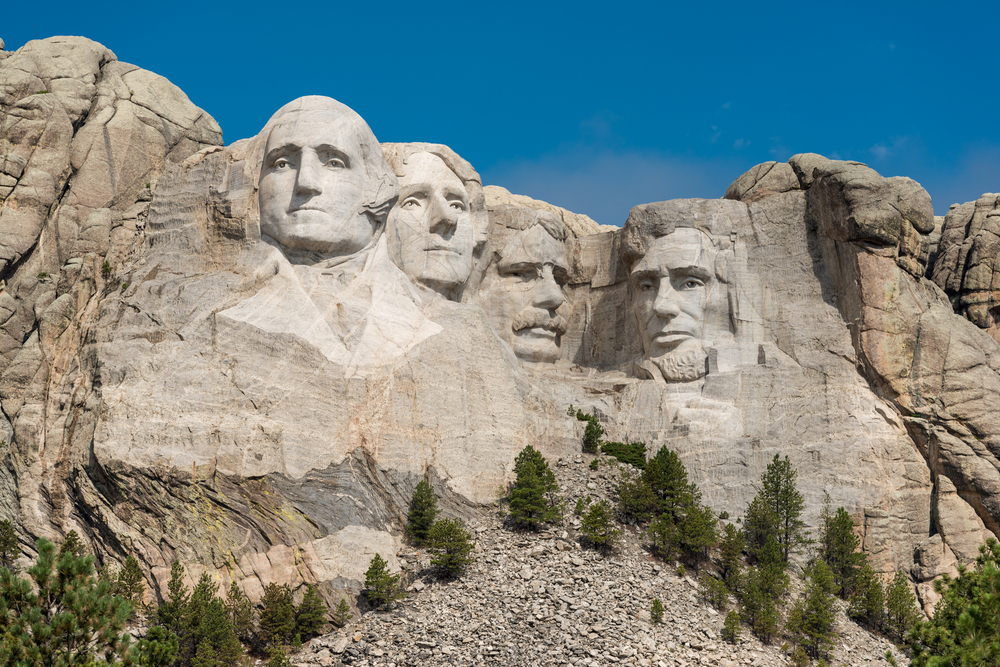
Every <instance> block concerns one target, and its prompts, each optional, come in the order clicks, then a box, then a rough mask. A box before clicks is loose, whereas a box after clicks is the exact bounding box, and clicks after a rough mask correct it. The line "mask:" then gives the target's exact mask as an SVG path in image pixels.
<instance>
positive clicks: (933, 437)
mask: <svg viewBox="0 0 1000 667" xmlns="http://www.w3.org/2000/svg"><path fill="white" fill-rule="evenodd" d="M56 58H58V59H60V61H61V62H62V61H64V60H66V59H68V62H72V63H73V68H76V70H74V71H73V72H70V74H71V76H70V77H69V78H53V74H52V72H53V71H54V70H53V69H52V68H53V65H52V61H53V59H56ZM73 68H69V69H67V68H66V66H65V65H63V66H61V69H60V72H69V71H70V69H73ZM61 76H63V75H61ZM74 77H75V78H74ZM72 81H76V83H72ZM0 86H2V87H0V93H2V95H3V97H2V110H0V114H2V115H0V120H2V123H3V124H2V126H0V132H2V134H0V156H2V157H0V172H2V174H0V198H2V208H0V229H2V230H3V232H2V233H0V278H2V279H3V280H4V281H5V282H4V285H3V289H2V290H0V408H2V417H0V438H2V439H4V440H5V441H6V442H8V443H11V445H9V446H7V448H6V449H5V450H4V452H3V456H4V465H3V467H2V477H0V503H2V505H3V507H4V508H5V515H10V516H14V517H16V518H17V519H18V525H19V528H20V531H21V534H22V536H23V538H24V540H25V542H26V543H27V542H30V541H31V540H33V539H34V538H35V537H37V536H48V537H56V538H58V536H60V535H62V534H65V533H66V532H68V531H69V530H70V529H76V530H77V531H78V532H80V533H81V534H84V535H85V536H87V537H88V538H89V539H90V540H91V543H92V544H93V546H94V549H95V552H96V553H97V554H98V556H99V557H100V558H101V559H102V560H108V559H112V560H121V559H123V558H124V556H125V555H126V554H129V553H134V554H135V555H136V556H137V557H139V559H140V561H141V562H142V563H143V565H144V567H145V568H146V571H147V573H148V574H149V576H150V577H151V579H152V580H156V581H158V582H160V583H162V582H163V581H164V580H165V579H166V577H167V576H168V574H169V566H170V563H171V561H173V560H181V561H182V562H184V563H185V564H186V565H187V566H188V572H189V574H190V575H191V576H192V577H193V578H197V577H198V576H199V575H200V573H201V572H202V571H203V570H208V571H211V572H214V573H217V574H218V576H219V577H221V578H223V579H233V580H237V581H239V582H240V583H241V585H242V586H243V587H244V588H245V589H246V590H247V591H248V592H250V593H251V595H253V596H256V595H259V593H260V592H261V591H262V590H263V586H264V585H265V584H267V583H269V582H271V581H281V582H287V583H291V584H292V585H299V584H304V583H309V582H317V583H319V584H320V586H321V589H322V590H323V592H324V594H325V595H326V596H327V597H328V598H329V599H331V600H337V599H338V598H339V596H340V595H341V594H342V592H343V591H345V590H353V591H357V590H358V589H359V587H360V581H361V579H362V578H363V576H362V575H363V573H364V571H365V569H366V568H367V565H368V562H369V560H370V559H371V557H372V555H374V553H376V552H378V553H380V554H382V555H383V556H384V557H387V558H388V559H389V561H390V563H394V554H395V553H396V551H397V549H398V546H399V539H400V535H401V533H400V527H401V521H402V519H403V516H404V512H405V508H406V505H407V503H408V501H409V498H410V495H411V494H412V491H413V488H414V487H415V486H416V484H417V483H418V482H419V481H420V480H421V479H429V480H430V481H431V482H432V483H433V485H434V487H435V489H436V491H437V492H438V494H439V495H440V496H441V497H442V504H443V505H444V507H445V508H446V509H447V511H448V512H450V513H453V514H458V515H461V516H474V515H475V513H476V507H477V505H478V504H480V503H484V502H489V501H490V500H492V499H493V498H494V497H495V495H496V493H497V490H498V488H502V487H503V485H505V484H506V483H508V482H509V481H511V479H512V477H513V475H512V470H511V468H512V465H513V461H514V457H515V456H516V454H517V452H518V451H520V450H521V449H522V448H523V447H524V446H525V445H528V444H531V445H534V446H536V447H539V448H540V449H541V450H542V451H543V453H545V455H546V456H548V457H550V458H555V457H566V456H570V455H573V454H575V453H577V452H579V447H580V436H581V432H580V431H581V429H582V426H581V425H580V424H579V423H578V422H577V421H576V420H575V419H573V418H571V417H569V416H568V415H567V414H566V407H567V406H568V405H569V404H573V405H575V406H578V407H580V408H582V409H583V410H585V411H587V412H591V413H593V414H596V415H598V416H599V418H600V419H601V421H602V423H603V424H604V426H605V428H606V429H607V437H608V438H609V439H611V440H620V441H624V440H627V439H628V440H633V441H644V442H646V443H647V446H648V448H649V449H650V450H652V451H656V450H657V449H658V448H659V447H660V446H668V447H670V448H672V449H674V450H676V451H677V452H678V453H679V454H680V456H681V457H682V459H683V460H684V462H685V464H686V466H687V467H688V470H689V473H690V476H691V478H692V480H693V481H695V482H697V483H698V484H699V486H700V487H701V489H702V490H703V492H704V496H705V498H706V500H707V501H708V502H710V503H711V504H712V506H713V507H714V508H715V509H716V510H717V511H723V510H725V511H727V512H729V513H730V515H732V516H739V515H740V514H741V513H742V512H743V510H744V508H745V506H746V504H747V503H748V502H749V500H750V499H751V498H752V497H753V495H754V494H755V489H754V486H753V485H754V483H755V482H756V481H757V480H758V479H759V476H760V474H761V472H762V471H763V470H764V468H765V467H766V465H767V463H768V462H769V461H770V460H771V458H772V457H773V456H774V454H781V455H788V456H789V457H790V459H791V460H792V462H793V464H794V465H795V466H796V468H797V470H798V474H799V484H800V488H801V490H802V491H803V493H804V495H805V497H806V501H807V513H806V517H805V518H806V520H807V522H808V523H810V524H812V525H815V523H816V521H817V520H818V514H819V510H820V506H821V504H822V501H823V496H824V493H829V494H830V496H831V498H832V500H833V503H834V506H837V505H843V506H844V507H846V508H847V509H848V511H849V512H851V513H852V514H853V515H854V516H855V517H856V518H857V520H858V523H859V525H860V527H861V530H862V532H863V538H864V547H865V549H866V550H867V551H869V552H870V553H871V554H872V555H873V557H874V561H875V563H876V564H877V565H878V567H879V569H881V570H882V571H884V572H890V571H892V570H895V569H896V568H900V567H902V568H905V569H907V570H908V571H910V572H911V574H912V575H913V577H914V579H915V580H916V581H917V582H918V583H920V584H921V586H920V589H921V592H922V594H923V595H924V600H925V602H931V601H933V594H932V593H933V592H932V590H931V589H930V588H929V586H928V585H927V584H926V583H925V582H928V581H930V579H932V578H933V577H935V576H937V575H938V574H940V573H942V572H945V571H949V570H950V569H952V568H953V567H954V565H955V564H956V563H957V562H958V561H959V560H967V559H968V558H970V557H971V556H973V555H974V554H975V546H976V544H977V543H978V542H979V541H981V540H982V539H983V538H984V537H985V536H987V535H989V534H991V532H996V531H997V530H998V526H997V520H998V518H1000V500H998V499H1000V493H998V492H1000V469H998V465H997V455H998V454H1000V425H998V424H1000V422H997V420H996V418H995V416H994V414H995V410H994V409H993V408H994V406H996V405H997V404H998V403H997V399H998V395H997V394H998V393H1000V378H998V372H1000V361H998V359H1000V357H998V355H997V351H998V347H997V344H996V342H995V341H994V340H993V339H992V338H991V337H990V336H989V335H988V334H987V333H985V332H984V331H982V330H981V329H980V328H979V327H977V326H976V324H980V325H981V324H982V323H981V322H977V321H976V320H973V321H974V322H976V324H974V323H973V322H970V321H968V320H967V319H965V318H964V317H961V316H960V315H957V314H956V313H955V312H954V310H953V303H952V301H950V300H949V298H948V297H949V296H952V297H953V299H954V303H955V308H957V309H959V311H960V312H961V313H963V314H969V316H970V318H973V315H972V314H971V313H973V310H972V309H973V306H975V307H976V308H978V307H979V306H980V305H982V304H984V303H985V304H987V311H988V312H991V311H989V307H990V306H989V303H990V302H988V301H985V302H984V301H982V300H979V301H976V300H975V299H979V298H980V297H981V296H982V291H983V290H984V289H986V288H984V287H983V285H985V284H986V283H985V282H983V280H982V279H981V276H980V277H979V278H976V280H978V281H979V282H976V283H973V282H971V280H972V279H971V278H968V276H969V275H970V274H973V270H972V269H968V270H967V269H965V268H961V267H982V266H987V265H989V266H991V265H990V264H989V260H988V259H987V256H988V255H989V247H988V246H989V243H988V235H989V233H991V232H989V224H990V223H989V220H992V219H993V218H992V216H991V215H990V214H989V211H992V208H990V209H989V211H986V209H987V208H988V204H989V202H987V203H986V204H983V205H982V206H980V205H979V204H978V203H977V204H976V206H975V207H973V208H972V209H969V216H968V218H969V220H971V221H972V222H968V221H966V222H964V223H962V222H960V221H959V218H960V215H959V213H957V212H956V211H958V210H959V209H956V210H955V211H953V213H954V215H952V216H951V217H949V219H948V220H947V221H946V223H945V228H944V231H943V234H942V237H941V243H940V248H939V252H938V255H937V256H936V257H937V259H936V260H935V263H934V265H933V266H930V267H929V266H928V263H929V262H930V260H931V248H932V247H933V246H934V242H935V239H936V235H935V229H934V225H935V222H934V216H933V211H932V209H931V205H930V198H929V197H928V196H927V193H926V192H925V191H924V190H923V189H922V188H921V187H920V186H919V184H917V183H915V182H914V181H912V180H910V179H905V178H883V177H881V176H880V175H878V174H877V173H875V172H874V171H872V170H871V169H869V168H868V167H866V166H864V165H862V164H860V163H852V162H840V161H831V160H827V159H826V158H823V157H821V156H818V155H811V154H807V155H799V156H795V157H794V158H792V159H791V160H790V161H789V162H788V163H787V164H777V163H768V164H764V165H759V166H757V167H755V168H753V169H751V170H750V171H748V172H747V173H746V174H744V175H742V176H740V177H739V178H738V179H737V180H736V181H735V182H734V183H733V185H732V186H731V187H730V188H729V190H728V191H727V193H726V198H724V199H721V200H700V199H682V200H674V201H668V202H657V203H652V204H642V205H639V206H636V207H635V208H633V209H632V211H631V213H630V215H629V218H628V220H627V221H626V223H625V225H624V227H623V228H621V229H615V230H607V229H602V228H600V227H598V226H597V225H596V224H594V223H593V222H592V221H589V219H585V218H583V217H582V216H576V215H575V214H572V213H570V212H568V211H565V210H563V209H559V208H556V207H552V206H550V205H548V204H545V203H544V202H537V201H534V200H529V199H527V198H523V197H519V196H516V195H510V194H509V193H506V192H505V191H500V190H499V189H495V190H491V189H490V188H486V189H485V191H484V188H483V187H482V185H481V183H480V181H479V177H478V175H477V174H476V173H475V170H474V169H473V168H472V166H471V165H469V164H468V163H467V162H465V161H464V160H462V159H461V158H460V157H459V156H457V155H455V154H454V152H453V151H451V150H450V149H448V148H447V147H444V146H440V145H437V144H387V145H384V146H382V147H379V146H378V145H377V144H376V143H375V139H374V135H372V134H371V131H370V130H369V129H368V128H367V125H365V124H364V121H362V120H361V119H360V118H357V116H356V114H354V113H353V112H352V111H350V110H349V109H347V108H346V107H344V106H343V105H340V104H339V103H337V102H335V101H333V100H330V99H329V98H303V99H302V100H297V101H295V102H292V103H290V104H289V105H287V106H286V107H284V108H283V109H282V110H280V111H279V112H278V113H277V114H276V115H275V117H274V118H272V120H271V121H270V122H269V123H268V124H267V125H266V126H265V127H264V129H263V130H262V132H261V133H260V134H259V135H258V136H257V137H255V138H252V139H249V140H244V141H239V142H236V143H234V144H231V145H230V146H228V147H225V148H222V147H221V145H220V144H221V133H220V132H219V130H218V128H217V126H216V125H215V124H214V122H213V121H212V120H211V118H210V117H208V116H207V115H206V114H204V112H201V111H200V110H198V109H197V108H195V107H193V106H192V105H191V104H190V102H189V101H188V100H187V98H186V97H184V95H183V93H181V92H180V91H179V90H177V89H176V88H174V87H172V86H171V85H170V84H169V83H167V82H166V81H164V80H163V79H161V78H159V77H156V76H155V75H152V74H149V73H146V72H143V71H142V70H138V69H136V68H133V67H131V66H126V65H121V64H120V63H117V62H116V61H115V60H114V56H113V55H112V54H111V53H110V52H109V51H107V50H106V49H104V48H103V47H100V46H99V45H96V44H94V43H93V42H89V41H87V40H82V39H76V38H54V39H52V40H45V41H43V42H32V43H30V44H28V45H26V46H25V47H24V48H22V49H21V50H20V51H18V52H16V53H14V54H8V53H3V54H2V59H0ZM43 90H50V92H48V93H43V92H42V91H43ZM119 133H120V134H119ZM98 138H101V140H100V141H98ZM125 146H128V150H125V149H124V147H125ZM383 157H384V158H385V159H383ZM97 165H100V168H98V166H97ZM984 200H985V198H984ZM984 200H980V202H983V201H984ZM408 202H409V203H408ZM994 204H995V202H994ZM394 206H395V208H393V207H394ZM966 207H967V208H968V205H966ZM994 208H995V206H994ZM960 209H961V207H960ZM961 210H965V209H961ZM984 211H985V212H984ZM962 215H965V214H964V213H963V214H962ZM976 216H979V217H978V218H977V217H976ZM962 219H964V218H962ZM977 220H978V221H979V222H976V221H977ZM977 225H978V226H977ZM960 228H962V229H965V230H972V231H967V232H964V233H962V234H960V233H959V232H960ZM975 230H978V231H975ZM973 231H975V233H973ZM969 239H972V240H971V241H970V240H969ZM966 246H968V249H966ZM956 248H961V251H958V250H956ZM962 253H964V255H963V254H962ZM964 257H976V258H979V259H975V260H970V259H964ZM976 270H977V271H978V270H979V269H976ZM983 270H985V269H983ZM990 270H992V269H990ZM928 272H930V274H931V275H932V276H934V280H935V281H937V284H935V282H932V281H931V280H928V279H926V278H925V277H924V276H925V275H926V274H927V273H928ZM980 273H982V271H980ZM959 274H961V276H963V277H962V278H957V277H956V276H958V275H959ZM976 275H978V274H976ZM938 284H940V285H942V286H943V287H944V289H945V290H947V291H948V294H947V295H946V294H945V293H943V292H942V291H941V289H940V288H939V287H938ZM990 289H992V288H990ZM976 290H979V291H976ZM969 295H972V296H969ZM967 297H968V298H967ZM963 299H964V301H963ZM962 308H965V310H962ZM975 312H977V313H978V312H980V311H978V310H976V311H975ZM976 317H978V315H976Z"/></svg>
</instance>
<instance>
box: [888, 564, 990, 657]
mask: <svg viewBox="0 0 1000 667" xmlns="http://www.w3.org/2000/svg"><path fill="white" fill-rule="evenodd" d="M919 618H920V610H919V609H918V608H917V598H916V596H915V595H914V594H913V588H912V587H911V586H910V581H909V579H907V577H906V575H905V574H903V571H902V570H896V575H895V576H894V577H893V578H892V581H890V582H889V583H888V584H886V588H885V633H886V634H887V635H888V636H889V638H890V639H891V640H892V641H894V642H896V643H897V644H902V643H903V641H904V640H905V639H906V636H907V635H908V634H909V632H910V630H911V629H913V626H914V625H915V624H916V622H917V620H918V619H919ZM998 621H1000V619H998Z"/></svg>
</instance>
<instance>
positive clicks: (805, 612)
mask: <svg viewBox="0 0 1000 667" xmlns="http://www.w3.org/2000/svg"><path fill="white" fill-rule="evenodd" d="M832 587H833V575H832V573H831V572H830V568H829V567H827V565H826V563H825V562H823V561H822V560H818V561H816V562H815V563H814V564H813V565H812V567H811V568H810V569H809V571H808V573H807V580H806V588H805V591H804V593H803V596H802V597H801V598H799V600H798V601H797V602H796V603H795V606H794V607H793V608H792V610H791V612H790V613H789V615H788V622H787V624H786V630H787V631H788V632H790V633H791V634H793V635H795V636H796V638H797V640H798V643H799V644H800V645H801V646H802V647H803V648H804V649H805V652H806V653H807V654H808V655H809V656H811V657H813V658H823V657H825V656H826V655H827V654H828V653H829V652H830V649H831V648H833V637H834V630H833V629H834V624H835V622H836V614H835V613H834V607H833V602H834V597H833V595H831V594H830V592H829V589H830V588H832Z"/></svg>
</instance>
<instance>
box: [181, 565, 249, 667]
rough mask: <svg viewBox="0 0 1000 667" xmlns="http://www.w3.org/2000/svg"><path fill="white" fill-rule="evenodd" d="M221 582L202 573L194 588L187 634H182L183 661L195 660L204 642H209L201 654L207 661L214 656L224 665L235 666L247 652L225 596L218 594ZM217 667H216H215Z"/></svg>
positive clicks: (185, 614) (186, 617) (187, 613)
mask: <svg viewBox="0 0 1000 667" xmlns="http://www.w3.org/2000/svg"><path fill="white" fill-rule="evenodd" d="M218 592H219V585H218V584H217V583H215V581H213V580H212V577H210V576H209V575H208V573H202V575H201V578H199V579H198V583H197V585H195V587H194V588H193V589H192V590H191V597H190V598H189V599H188V603H187V607H186V608H185V609H184V612H183V626H184V628H185V633H184V634H180V635H179V639H180V659H181V661H182V662H185V661H187V660H192V661H193V660H194V659H195V657H196V656H197V654H198V651H199V649H200V648H201V647H202V645H203V644H208V645H209V646H208V647H206V648H205V649H204V650H203V651H202V653H203V656H204V660H205V662H206V663H207V664H209V665H211V664H212V663H211V662H208V661H209V660H210V658H209V657H208V656H210V655H214V659H215V660H217V661H218V662H220V663H221V664H223V665H235V664H237V663H238V662H239V661H240V660H242V659H243V657H244V656H245V655H246V651H245V649H244V648H243V645H242V644H241V643H240V640H239V638H238V637H237V636H236V632H235V630H234V629H233V624H232V621H231V620H230V618H229V611H228V610H227V609H226V605H225V603H224V602H223V601H222V598H220V597H218V595H217V593H218ZM213 667H214V666H213Z"/></svg>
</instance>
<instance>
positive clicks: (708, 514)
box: [617, 445, 718, 567]
mask: <svg viewBox="0 0 1000 667" xmlns="http://www.w3.org/2000/svg"><path fill="white" fill-rule="evenodd" d="M643 448H645V446H644V445H643ZM617 495H618V503H617V510H618V514H619V516H621V517H622V519H624V520H625V521H627V522H630V523H634V524H638V525H644V524H646V523H647V522H648V527H647V530H646V534H647V536H648V537H649V540H650V547H651V550H652V552H653V553H654V554H656V555H657V556H660V557H661V558H665V559H674V558H678V557H681V558H683V559H685V560H688V561H690V562H691V563H692V564H694V565H695V566H696V567H697V566H698V565H699V564H700V563H701V562H702V561H704V560H705V559H707V558H708V555H709V551H710V550H711V549H712V548H713V547H714V546H715V545H716V543H717V542H718V519H717V518H716V516H715V513H714V512H712V509H711V508H710V507H708V506H707V505H703V504H702V502H701V492H700V491H699V490H698V487H697V485H696V484H693V483H691V482H689V481H688V474H687V469H686V468H685V467H684V463H683V462H682V461H681V459H680V457H679V456H677V453H676V452H674V451H672V450H670V449H668V448H666V447H661V448H660V450H659V451H658V452H656V454H655V455H654V456H653V458H651V459H650V460H649V461H648V462H647V463H646V466H645V468H643V469H642V470H641V472H640V473H639V474H638V475H635V474H634V473H632V472H629V471H628V470H625V471H623V473H622V476H621V478H620V479H619V481H618V488H617Z"/></svg>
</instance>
